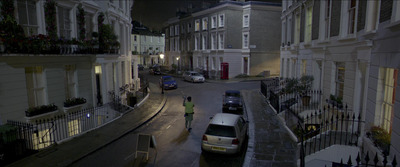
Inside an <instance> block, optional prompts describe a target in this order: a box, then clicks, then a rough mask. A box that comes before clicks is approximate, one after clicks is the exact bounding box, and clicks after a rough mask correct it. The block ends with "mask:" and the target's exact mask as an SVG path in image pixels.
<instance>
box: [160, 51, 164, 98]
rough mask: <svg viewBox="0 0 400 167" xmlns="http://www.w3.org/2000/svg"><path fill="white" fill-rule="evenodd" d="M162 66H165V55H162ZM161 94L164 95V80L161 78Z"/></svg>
mask: <svg viewBox="0 0 400 167" xmlns="http://www.w3.org/2000/svg"><path fill="white" fill-rule="evenodd" d="M160 58H161V62H162V65H164V54H162V53H161V54H160ZM161 94H164V79H163V78H162V77H161Z"/></svg>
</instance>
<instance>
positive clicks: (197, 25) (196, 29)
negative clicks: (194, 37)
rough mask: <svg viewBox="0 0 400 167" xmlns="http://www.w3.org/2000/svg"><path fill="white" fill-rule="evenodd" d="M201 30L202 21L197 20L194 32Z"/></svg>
mask: <svg viewBox="0 0 400 167" xmlns="http://www.w3.org/2000/svg"><path fill="white" fill-rule="evenodd" d="M199 30H200V20H196V21H195V23H194V31H199Z"/></svg>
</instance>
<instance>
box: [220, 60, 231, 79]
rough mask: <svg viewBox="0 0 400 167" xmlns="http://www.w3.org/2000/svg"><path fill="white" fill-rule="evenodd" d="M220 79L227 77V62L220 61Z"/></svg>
mask: <svg viewBox="0 0 400 167" xmlns="http://www.w3.org/2000/svg"><path fill="white" fill-rule="evenodd" d="M221 79H229V64H228V63H221Z"/></svg>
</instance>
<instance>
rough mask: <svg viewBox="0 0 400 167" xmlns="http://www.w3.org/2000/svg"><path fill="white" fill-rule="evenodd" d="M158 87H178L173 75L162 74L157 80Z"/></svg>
mask: <svg viewBox="0 0 400 167" xmlns="http://www.w3.org/2000/svg"><path fill="white" fill-rule="evenodd" d="M159 84H160V87H162V86H164V89H173V88H175V89H176V88H178V84H177V83H176V81H175V79H174V77H171V76H162V77H161V78H160V81H159Z"/></svg>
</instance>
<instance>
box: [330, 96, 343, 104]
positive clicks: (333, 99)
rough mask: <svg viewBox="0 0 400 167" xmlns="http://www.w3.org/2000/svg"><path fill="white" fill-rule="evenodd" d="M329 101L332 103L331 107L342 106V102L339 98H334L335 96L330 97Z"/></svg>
mask: <svg viewBox="0 0 400 167" xmlns="http://www.w3.org/2000/svg"><path fill="white" fill-rule="evenodd" d="M329 99H330V100H331V101H332V102H333V105H335V106H339V105H343V101H342V98H341V97H336V96H335V95H332V94H331V95H330V96H329Z"/></svg>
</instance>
